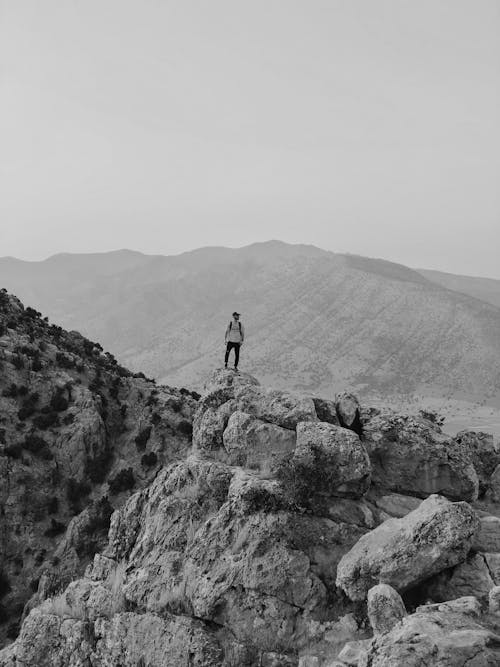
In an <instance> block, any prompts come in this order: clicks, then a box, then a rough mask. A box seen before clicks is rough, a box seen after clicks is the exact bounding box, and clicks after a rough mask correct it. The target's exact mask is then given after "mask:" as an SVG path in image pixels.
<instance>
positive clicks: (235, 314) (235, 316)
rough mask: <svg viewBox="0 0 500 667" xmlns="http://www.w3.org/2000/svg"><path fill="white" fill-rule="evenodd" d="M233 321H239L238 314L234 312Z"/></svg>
mask: <svg viewBox="0 0 500 667" xmlns="http://www.w3.org/2000/svg"><path fill="white" fill-rule="evenodd" d="M233 319H234V320H236V322H237V321H238V320H239V319H240V314H239V313H237V312H236V311H234V313H233Z"/></svg>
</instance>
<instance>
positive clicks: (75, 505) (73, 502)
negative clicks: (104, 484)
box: [66, 477, 90, 514]
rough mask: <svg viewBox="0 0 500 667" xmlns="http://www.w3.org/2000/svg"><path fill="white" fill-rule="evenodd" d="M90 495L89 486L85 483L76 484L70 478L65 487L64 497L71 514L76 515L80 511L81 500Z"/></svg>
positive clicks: (74, 480)
mask: <svg viewBox="0 0 500 667" xmlns="http://www.w3.org/2000/svg"><path fill="white" fill-rule="evenodd" d="M89 493H90V486H89V485H88V484H87V483H86V482H77V481H76V479H73V477H70V478H69V479H68V482H67V485H66V497H67V499H68V502H69V505H70V508H71V511H72V512H73V514H78V513H79V512H81V509H82V500H84V498H85V497H86V496H88V494H89Z"/></svg>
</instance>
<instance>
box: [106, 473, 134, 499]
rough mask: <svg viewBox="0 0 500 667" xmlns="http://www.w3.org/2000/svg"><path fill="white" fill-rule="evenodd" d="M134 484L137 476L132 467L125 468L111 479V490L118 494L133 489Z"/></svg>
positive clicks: (112, 493) (113, 493) (112, 492)
mask: <svg viewBox="0 0 500 667" xmlns="http://www.w3.org/2000/svg"><path fill="white" fill-rule="evenodd" d="M134 485H135V478H134V473H133V471H132V468H124V469H123V470H120V472H118V473H117V474H116V475H115V477H113V478H112V479H110V480H109V492H110V493H111V495H116V494H117V493H121V492H122V491H128V490H129V489H132V488H133V487H134Z"/></svg>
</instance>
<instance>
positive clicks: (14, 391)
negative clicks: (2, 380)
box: [2, 383, 17, 398]
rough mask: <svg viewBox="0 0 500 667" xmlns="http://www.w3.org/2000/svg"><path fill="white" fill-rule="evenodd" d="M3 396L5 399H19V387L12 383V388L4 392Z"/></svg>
mask: <svg viewBox="0 0 500 667" xmlns="http://www.w3.org/2000/svg"><path fill="white" fill-rule="evenodd" d="M2 396H5V398H16V397H17V385H16V384H14V383H12V384H11V385H10V387H8V388H7V389H4V390H3V391H2Z"/></svg>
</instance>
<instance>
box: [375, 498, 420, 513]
mask: <svg viewBox="0 0 500 667" xmlns="http://www.w3.org/2000/svg"><path fill="white" fill-rule="evenodd" d="M421 502H422V501H421V500H420V498H415V497H414V496H403V495H401V494H400V493H391V494H389V495H387V496H382V497H381V498H377V499H376V501H375V504H376V505H377V507H379V508H380V509H381V510H382V511H383V512H385V513H386V514H388V515H389V516H395V517H398V518H401V517H403V516H406V515H407V514H409V512H413V510H414V509H416V508H417V507H418V506H419V505H420V503H421Z"/></svg>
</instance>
